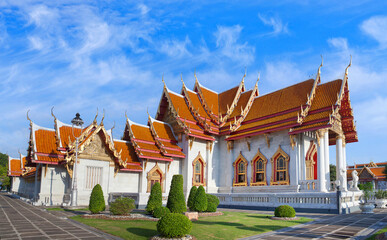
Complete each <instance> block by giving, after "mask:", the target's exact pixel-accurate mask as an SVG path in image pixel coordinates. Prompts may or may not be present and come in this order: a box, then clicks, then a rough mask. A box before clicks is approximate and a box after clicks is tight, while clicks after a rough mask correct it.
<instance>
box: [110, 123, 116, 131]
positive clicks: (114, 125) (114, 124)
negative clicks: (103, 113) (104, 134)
mask: <svg viewBox="0 0 387 240" xmlns="http://www.w3.org/2000/svg"><path fill="white" fill-rule="evenodd" d="M115 127H116V121H114V122H113V127H112V128H111V129H110V130H111V131H113V129H114V128H115Z"/></svg>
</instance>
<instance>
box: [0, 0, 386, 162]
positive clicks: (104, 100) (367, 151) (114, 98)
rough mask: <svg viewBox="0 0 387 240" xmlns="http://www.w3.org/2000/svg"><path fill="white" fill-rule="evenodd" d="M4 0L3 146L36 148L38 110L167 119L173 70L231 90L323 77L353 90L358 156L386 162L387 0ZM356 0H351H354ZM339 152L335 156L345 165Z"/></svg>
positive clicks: (44, 118) (0, 26) (109, 120)
mask: <svg viewBox="0 0 387 240" xmlns="http://www.w3.org/2000/svg"><path fill="white" fill-rule="evenodd" d="M210 2H211V3H206V2H203V1H184V2H182V1H164V3H163V4H161V3H158V1H151V2H147V1H144V2H141V1H126V2H125V1H106V2H102V1H71V0H67V1H32V0H31V1H28V0H24V1H17V0H9V1H8V0H2V1H0V109H1V114H0V151H1V152H4V153H8V154H10V155H12V156H17V151H18V149H20V151H21V152H22V153H24V154H25V152H26V149H27V142H28V137H29V129H28V127H29V125H28V121H27V120H26V112H27V110H28V109H30V110H31V111H30V117H31V118H32V119H33V121H34V122H35V123H37V124H38V125H41V126H44V127H51V128H52V127H53V118H52V117H51V114H50V109H51V107H52V106H55V114H56V116H57V117H58V118H59V119H60V120H61V121H63V122H67V123H69V122H70V121H71V119H72V118H73V117H74V115H75V113H76V112H80V113H81V117H82V118H83V119H84V120H85V122H90V121H92V119H93V118H94V115H95V112H96V109H97V107H98V108H99V109H100V110H101V109H105V110H106V118H105V121H104V122H105V126H106V127H107V128H110V127H111V126H112V125H113V122H114V121H115V123H116V128H115V130H114V136H115V138H120V137H121V136H122V133H123V129H124V124H125V117H124V115H125V111H126V110H127V111H128V116H129V117H130V118H131V119H132V120H133V121H136V122H139V123H146V121H147V115H146V110H147V108H149V112H150V114H151V115H152V116H154V115H155V113H156V111H157V107H158V103H159V99H160V96H161V92H162V83H161V77H162V75H163V74H164V79H165V81H166V83H167V85H168V87H169V88H170V89H172V90H174V91H177V92H178V91H180V89H181V82H180V74H182V76H183V79H184V81H185V83H186V84H187V85H188V86H189V87H191V88H192V87H193V84H194V71H195V70H196V73H197V76H198V79H199V81H200V82H201V83H202V84H203V85H205V86H207V87H209V88H211V89H213V90H215V91H218V92H220V91H223V90H226V89H228V88H230V87H233V86H235V85H237V84H238V83H239V81H240V80H241V78H242V76H243V74H244V72H245V68H246V69H247V77H246V85H247V87H253V85H254V83H255V81H256V79H257V75H258V72H260V73H261V80H260V82H259V89H260V93H261V94H264V93H268V92H271V91H273V90H276V89H279V88H282V87H285V86H288V85H292V84H294V83H297V82H300V81H303V80H306V79H308V78H310V77H314V76H315V74H316V70H317V68H318V66H319V64H320V61H321V59H320V55H321V54H322V55H323V57H324V66H323V68H322V81H323V82H327V81H331V80H335V79H337V78H342V76H343V73H344V69H345V67H346V66H347V65H348V62H349V57H350V55H352V57H353V65H352V67H351V68H350V70H349V86H350V95H351V101H352V106H353V108H354V114H355V119H356V121H357V130H358V135H359V143H351V144H348V145H347V162H348V164H352V163H353V162H356V163H361V162H369V161H370V160H373V161H375V162H380V161H386V158H385V154H384V150H385V149H386V148H387V143H386V141H385V138H386V135H387V128H386V122H387V90H386V87H385V86H386V84H387V68H386V67H385V66H386V65H387V57H386V56H387V34H386V29H387V11H386V9H387V2H384V1H254V4H253V3H251V2H252V1H238V2H236V1H227V2H221V1H210ZM347 2H348V3H347ZM334 161H335V160H334V156H333V153H332V155H331V162H332V163H333V162H334Z"/></svg>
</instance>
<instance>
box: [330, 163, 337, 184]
mask: <svg viewBox="0 0 387 240" xmlns="http://www.w3.org/2000/svg"><path fill="white" fill-rule="evenodd" d="M329 178H330V179H331V182H334V181H336V165H333V164H329Z"/></svg>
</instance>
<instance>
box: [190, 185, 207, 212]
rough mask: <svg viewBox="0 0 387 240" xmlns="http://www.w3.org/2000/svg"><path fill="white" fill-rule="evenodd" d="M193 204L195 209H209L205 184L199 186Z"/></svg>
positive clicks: (200, 210)
mask: <svg viewBox="0 0 387 240" xmlns="http://www.w3.org/2000/svg"><path fill="white" fill-rule="evenodd" d="M193 205H194V210H195V211H198V212H204V211H206V210H207V196H206V190H204V187H203V186H199V188H198V190H197V191H196V196H195V200H194V203H193Z"/></svg>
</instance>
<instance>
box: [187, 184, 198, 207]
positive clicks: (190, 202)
mask: <svg viewBox="0 0 387 240" xmlns="http://www.w3.org/2000/svg"><path fill="white" fill-rule="evenodd" d="M197 190H198V188H197V187H196V186H192V187H191V191H189V196H188V201H187V207H189V209H190V210H194V205H193V203H194V200H195V196H196V191H197Z"/></svg>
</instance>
